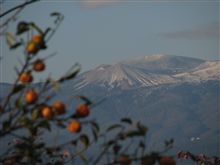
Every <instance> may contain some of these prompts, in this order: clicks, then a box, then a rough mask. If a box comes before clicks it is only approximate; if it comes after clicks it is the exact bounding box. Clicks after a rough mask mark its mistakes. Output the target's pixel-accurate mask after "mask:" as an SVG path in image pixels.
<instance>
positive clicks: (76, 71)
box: [59, 69, 80, 82]
mask: <svg viewBox="0 0 220 165" xmlns="http://www.w3.org/2000/svg"><path fill="white" fill-rule="evenodd" d="M79 71H80V69H77V70H75V71H74V72H72V73H70V74H69V75H67V76H64V77H62V78H61V79H60V80H59V82H63V81H66V80H70V79H73V78H75V77H76V75H77V74H78V73H79Z"/></svg>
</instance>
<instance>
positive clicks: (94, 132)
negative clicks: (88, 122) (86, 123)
mask: <svg viewBox="0 0 220 165" xmlns="http://www.w3.org/2000/svg"><path fill="white" fill-rule="evenodd" d="M92 134H93V137H94V140H95V141H97V140H98V135H97V130H96V129H94V128H92Z"/></svg>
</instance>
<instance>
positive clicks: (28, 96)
mask: <svg viewBox="0 0 220 165" xmlns="http://www.w3.org/2000/svg"><path fill="white" fill-rule="evenodd" d="M37 99H38V93H37V92H36V91H35V90H34V89H30V90H28V91H27V92H26V93H25V101H26V103H28V104H32V103H34V102H35V101H36V100H37Z"/></svg>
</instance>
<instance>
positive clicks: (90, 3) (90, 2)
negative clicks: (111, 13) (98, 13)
mask: <svg viewBox="0 0 220 165" xmlns="http://www.w3.org/2000/svg"><path fill="white" fill-rule="evenodd" d="M121 1H123V0H82V1H81V5H82V6H83V7H86V8H96V7H100V6H104V5H112V4H115V3H117V2H121Z"/></svg>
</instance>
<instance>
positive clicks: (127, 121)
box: [121, 118, 132, 124]
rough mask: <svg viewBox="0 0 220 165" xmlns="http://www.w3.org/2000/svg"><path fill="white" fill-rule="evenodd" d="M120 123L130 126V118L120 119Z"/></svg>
mask: <svg viewBox="0 0 220 165" xmlns="http://www.w3.org/2000/svg"><path fill="white" fill-rule="evenodd" d="M121 122H124V123H128V124H132V120H131V119H130V118H122V119H121Z"/></svg>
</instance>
